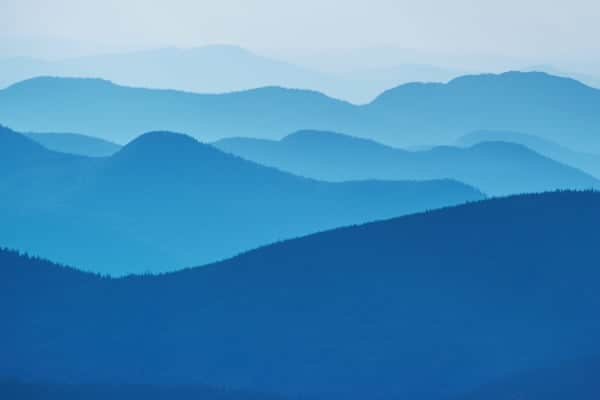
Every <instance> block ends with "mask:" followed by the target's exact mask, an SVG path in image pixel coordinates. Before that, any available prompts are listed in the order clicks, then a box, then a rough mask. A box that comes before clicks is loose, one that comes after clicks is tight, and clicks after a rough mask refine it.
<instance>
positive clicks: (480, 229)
mask: <svg viewBox="0 0 600 400" xmlns="http://www.w3.org/2000/svg"><path fill="white" fill-rule="evenodd" d="M599 202H600V194H598V193H594V192H580V193H576V192H555V193H546V194H539V195H524V196H515V197H509V198H502V199H495V200H486V201H482V202H476V203H471V204H467V205H462V206H457V207H452V208H446V209H441V210H436V211H432V212H428V213H423V214H417V215H411V216H407V217H402V218H397V219H392V220H388V221H381V222H376V223H370V224H366V225H361V226H354V227H349V228H342V229H336V230H333V231H328V232H323V233H318V234H315V235H311V236H307V237H303V238H300V239H295V240H291V241H285V242H281V243H277V244H273V245H270V246H266V247H263V248H259V249H257V250H254V251H250V252H248V253H245V254H242V255H240V256H238V257H235V258H232V259H229V260H226V261H224V262H221V263H217V264H213V265H208V266H204V267H202V268H194V269H189V270H185V271H180V272H176V273H171V274H166V275H162V276H154V277H152V276H140V277H128V278H121V279H110V278H101V277H99V276H95V275H92V274H87V273H83V272H79V271H77V270H73V269H69V268H64V267H58V266H56V265H52V264H51V263H48V262H46V261H43V260H38V259H30V258H28V257H24V256H22V255H19V254H17V253H14V252H9V251H1V252H0V266H1V268H0V312H1V315H2V316H3V323H4V324H5V326H9V327H10V328H11V329H3V330H0V353H2V354H3V357H2V358H0V376H13V377H16V378H20V377H23V376H25V377H27V378H28V379H29V380H32V381H48V380H52V381H54V382H70V383H77V382H88V383H94V382H136V383H152V384H155V385H163V384H194V383H209V384H212V385H217V386H225V387H228V388H231V389H236V388H243V389H245V390H251V391H261V392H265V391H266V392H273V393H280V394H282V395H288V396H289V397H292V398H295V397H300V398H314V399H317V398H318V399H331V398H345V399H351V400H352V399H365V398H372V399H386V400H387V399H397V398H410V399H420V400H434V399H435V400H437V399H451V398H455V397H457V396H459V395H461V394H462V393H469V392H473V391H475V390H477V389H478V388H480V387H482V386H483V385H485V384H488V383H490V384H491V383H492V382H498V381H501V380H503V379H506V378H510V377H514V376H516V375H518V374H520V373H522V372H524V371H528V370H535V369H541V368H546V367H548V366H552V365H559V364H560V363H562V362H563V361H565V360H572V359H583V358H585V357H588V356H593V355H594V354H598V353H599V352H600V344H598V341H597V340H596V338H597V337H598V334H600V321H599V320H598V318H595V315H596V311H597V308H598V306H600V298H599V297H598V296H597V293H598V291H599V289H600V288H599V287H598V286H599V283H598V282H600V279H598V278H600V272H599V271H598V269H597V268H596V263H595V260H596V258H597V240H596V235H595V232H596V231H597V227H598V226H599V224H600V208H598V204H599ZM556 379H557V380H558V382H557V383H559V382H560V379H561V376H560V375H557V376H556ZM488 398H492V397H488Z"/></svg>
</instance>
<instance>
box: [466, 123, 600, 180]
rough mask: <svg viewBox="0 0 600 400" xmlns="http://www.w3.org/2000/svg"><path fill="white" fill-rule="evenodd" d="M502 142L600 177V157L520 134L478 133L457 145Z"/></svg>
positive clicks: (471, 134) (472, 133)
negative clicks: (516, 145) (521, 147)
mask: <svg viewBox="0 0 600 400" xmlns="http://www.w3.org/2000/svg"><path fill="white" fill-rule="evenodd" d="M489 141H502V142H510V143H517V144H521V145H523V146H527V147H529V148H530V149H532V150H534V151H535V152H537V153H539V154H542V155H544V156H546V157H548V158H552V159H554V160H556V161H559V162H561V163H563V164H567V165H572V166H573V167H575V168H578V169H580V170H582V171H585V172H587V173H589V174H592V175H593V176H595V177H596V178H598V177H600V155H598V154H592V153H583V152H578V151H573V150H571V149H569V148H567V147H564V146H561V145H559V144H557V143H554V142H552V141H549V140H545V139H542V138H540V137H537V136H533V135H528V134H525V133H518V132H502V131H477V132H471V133H469V134H467V135H465V136H463V137H461V138H460V139H459V140H458V141H457V144H458V145H461V146H473V145H475V144H478V143H481V142H489Z"/></svg>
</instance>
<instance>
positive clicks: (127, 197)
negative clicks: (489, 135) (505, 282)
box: [0, 129, 483, 274]
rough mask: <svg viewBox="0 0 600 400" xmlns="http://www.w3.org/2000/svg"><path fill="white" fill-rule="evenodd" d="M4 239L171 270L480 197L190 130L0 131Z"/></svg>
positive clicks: (126, 265)
mask: <svg viewBox="0 0 600 400" xmlns="http://www.w3.org/2000/svg"><path fill="white" fill-rule="evenodd" d="M0 141H2V143H4V142H6V145H4V146H0V165H2V166H3V168H2V171H1V172H0V187H2V189H3V195H2V196H0V218H1V220H2V221H3V223H2V224H0V243H2V244H4V245H6V246H10V247H12V248H16V249H20V250H24V251H28V252H30V253H32V254H37V255H41V256H44V257H48V258H51V259H54V260H57V261H61V262H65V263H70V264H75V265H77V266H79V267H80V268H84V269H87V270H91V271H97V272H103V273H111V274H126V273H133V272H137V273H142V272H147V271H153V272H158V271H172V270H175V269H178V268H183V267H187V266H190V265H195V264H197V263H206V262H211V261H216V260H220V259H223V258H227V257H231V256H233V255H235V254H238V253H239V252H242V251H244V250H248V249H251V248H254V247H257V246H260V245H266V244H269V243H272V242H274V241H277V240H282V239H288V238H291V237H296V236H300V235H305V234H308V233H312V232H318V231H321V230H325V229H331V228H334V227H338V226H343V225H349V224H354V223H361V222H367V221H373V220H377V219H384V218H391V217H394V216H398V215H403V214H408V213H412V212H415V211H422V210H426V209H431V208H437V207H441V206H446V205H451V204H459V203H463V202H465V201H470V200H477V199H481V198H482V197H483V195H482V194H481V193H480V192H479V191H478V190H477V189H474V188H472V187H470V186H467V185H464V184H462V183H459V182H456V181H449V180H443V181H428V182H413V181H411V182H379V181H364V182H348V183H344V184H331V183H324V182H318V181H314V180H309V179H305V178H300V177H297V176H294V175H291V174H287V173H284V172H281V171H278V170H275V169H272V168H267V167H263V166H260V165H258V164H255V163H252V162H248V161H245V160H242V159H240V158H237V157H234V156H231V155H228V154H225V153H223V152H221V151H219V150H217V149H216V148H214V147H212V146H209V145H206V144H202V143H200V142H197V141H196V140H195V139H192V138H191V137H188V136H185V135H181V134H174V133H168V132H154V133H148V134H145V135H142V136H140V137H139V138H137V139H135V140H134V141H132V142H131V143H129V144H128V145H127V146H125V147H124V148H123V149H121V150H120V151H119V152H118V153H116V154H115V155H113V156H111V157H105V158H87V157H79V156H73V155H68V154H63V153H55V152H51V151H48V150H46V149H44V148H43V147H42V146H40V145H39V144H37V143H35V142H34V141H32V140H30V139H28V138H26V137H24V136H22V135H19V134H18V133H15V132H12V131H10V130H7V129H4V130H2V131H0Z"/></svg>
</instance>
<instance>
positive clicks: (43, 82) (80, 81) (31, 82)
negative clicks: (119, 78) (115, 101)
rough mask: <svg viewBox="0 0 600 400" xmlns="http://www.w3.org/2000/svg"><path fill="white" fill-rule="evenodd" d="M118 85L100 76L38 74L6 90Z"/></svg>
mask: <svg viewBox="0 0 600 400" xmlns="http://www.w3.org/2000/svg"><path fill="white" fill-rule="evenodd" d="M112 87H117V85H115V84H114V83H113V82H111V81H108V80H106V79H100V78H73V77H60V76H38V77H35V78H31V79H26V80H24V81H21V82H17V83H15V84H13V85H10V86H9V87H7V88H6V89H5V90H7V91H19V90H27V91H29V90H33V91H36V90H43V91H58V92H61V91H65V90H73V89H77V88H82V89H86V90H91V89H105V88H112Z"/></svg>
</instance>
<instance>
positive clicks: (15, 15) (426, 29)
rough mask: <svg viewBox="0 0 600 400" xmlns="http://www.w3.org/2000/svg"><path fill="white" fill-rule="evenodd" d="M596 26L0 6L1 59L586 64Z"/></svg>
mask: <svg viewBox="0 0 600 400" xmlns="http://www.w3.org/2000/svg"><path fill="white" fill-rule="evenodd" d="M598 21H600V2H598V1H597V0H570V1H559V0H557V1H549V0H503V1H489V0H452V1H448V0H419V1H416V0H411V1H406V0H369V1H365V0H360V1H358V0H343V1H342V0H337V1H333V0H302V1H298V0H295V1H285V0H213V1H205V0H169V1H166V0H52V1H49V0H0V40H1V41H2V42H3V43H0V55H4V56H6V55H11V56H12V55H15V53H21V55H39V54H33V53H36V52H37V53H40V54H41V53H43V52H44V51H43V50H44V49H46V50H49V51H47V52H46V53H48V52H50V53H51V52H52V51H56V52H59V50H64V49H67V50H69V49H70V50H73V49H79V50H82V51H83V49H85V52H88V53H89V52H91V53H93V52H110V51H119V50H123V49H130V48H148V47H160V46H179V47H192V46H200V45H206V44H214V43H227V44H237V45H241V46H244V47H247V48H250V49H253V50H257V51H266V50H269V51H282V52H285V51H287V52H288V53H294V52H298V53H299V52H302V51H304V52H307V51H311V52H318V51H322V50H326V49H354V48H364V47H382V46H383V47H396V48H405V49H416V50H418V51H420V52H426V53H444V54H482V55H485V54H488V55H495V56H499V57H513V58H520V59H524V60H528V61H529V60H530V61H531V62H544V61H547V62H549V63H559V64H561V63H562V64H565V63H571V64H573V63H592V59H593V58H596V57H598V56H596V54H599V53H600V41H599V40H598V38H599V37H600V23H598ZM52 46H54V48H53V47H52ZM61 46H62V48H61ZM69 46H71V48H69ZM65 51H66V50H65ZM73 51H75V52H76V51H77V50H73ZM28 52H29V53H32V54H27V53H28ZM595 61H596V60H594V62H595Z"/></svg>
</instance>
